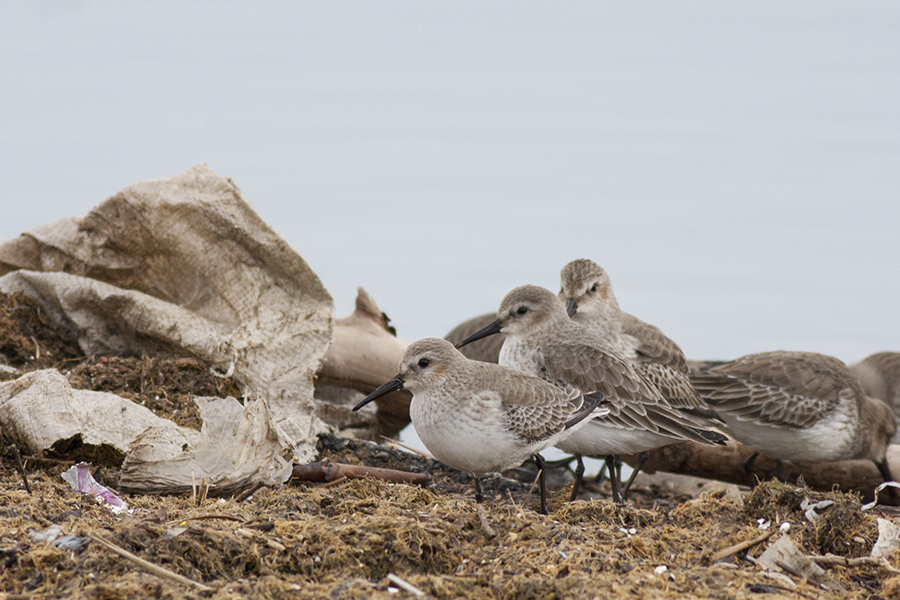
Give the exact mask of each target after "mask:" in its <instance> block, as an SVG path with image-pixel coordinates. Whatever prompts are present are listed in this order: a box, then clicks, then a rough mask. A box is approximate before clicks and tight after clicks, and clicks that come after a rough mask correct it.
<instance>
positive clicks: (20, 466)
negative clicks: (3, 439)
mask: <svg viewBox="0 0 900 600" xmlns="http://www.w3.org/2000/svg"><path fill="white" fill-rule="evenodd" d="M9 448H10V450H12V453H13V456H14V457H15V458H16V470H17V471H19V475H21V476H22V481H24V482H25V491H26V492H28V495H29V496H30V495H31V486H30V485H29V484H28V475H26V474H25V465H24V464H22V455H21V454H19V447H18V446H16V445H15V444H13V445H11V446H10V447H9Z"/></svg>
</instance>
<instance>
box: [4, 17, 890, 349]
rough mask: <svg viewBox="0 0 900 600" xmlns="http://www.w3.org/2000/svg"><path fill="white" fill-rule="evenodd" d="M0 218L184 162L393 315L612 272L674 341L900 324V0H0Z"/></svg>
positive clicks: (859, 336)
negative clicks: (580, 270) (572, 271)
mask: <svg viewBox="0 0 900 600" xmlns="http://www.w3.org/2000/svg"><path fill="white" fill-rule="evenodd" d="M0 88H2V91H0V207H2V213H0V236H2V237H6V238H10V237H14V236H16V235H18V234H19V233H21V232H23V231H26V230H28V229H30V228H32V227H35V226H37V225H39V224H41V223H45V222H48V221H52V220H55V219H57V218H60V217H63V216H68V215H81V214H84V213H85V212H87V211H88V210H90V208H91V207H92V206H94V205H95V204H97V203H99V202H101V201H102V200H104V199H105V198H106V197H108V196H110V195H112V194H114V193H115V192H116V191H118V190H119V189H120V188H122V187H124V186H125V185H128V184H130V183H134V182H137V181H142V180H147V179H154V178H157V177H163V176H167V175H173V174H176V173H178V172H181V171H183V170H185V169H187V168H189V167H191V166H193V165H195V164H197V163H201V162H206V163H209V164H210V166H211V167H212V168H213V169H215V170H216V171H217V172H218V173H219V174H221V175H223V176H228V177H231V178H233V179H234V181H235V182H236V183H237V185H238V186H239V187H240V188H241V189H242V191H243V193H244V195H245V197H246V198H247V200H248V201H249V202H250V203H251V204H252V206H253V207H254V208H255V209H256V210H257V211H258V212H259V213H260V214H261V216H262V217H263V218H264V219H265V220H266V221H267V222H269V223H270V224H271V225H272V227H273V228H274V229H275V230H276V231H277V232H278V233H280V234H281V235H282V236H283V237H284V238H285V239H286V240H287V241H288V243H289V244H290V245H291V246H292V247H293V248H294V249H296V250H297V252H299V253H300V254H301V255H302V256H303V257H304V258H305V259H306V260H307V261H308V262H309V264H310V265H311V266H312V268H313V269H314V270H315V271H316V272H317V273H318V274H319V276H320V277H321V278H322V280H323V281H324V283H325V285H326V287H327V288H328V289H329V290H330V292H331V293H332V295H333V296H334V298H335V302H336V305H337V313H338V315H339V316H340V315H345V314H348V313H349V312H350V311H351V310H352V306H353V299H354V296H355V290H356V287H357V286H360V285H361V286H364V287H365V288H366V289H367V290H368V291H369V292H370V293H371V294H372V295H373V296H374V298H375V299H376V300H377V302H378V303H379V305H380V307H381V308H382V309H383V310H384V311H386V312H387V313H388V314H389V315H390V316H391V317H392V319H393V321H394V324H395V325H396V327H397V330H398V333H399V336H400V337H401V338H403V339H405V340H407V341H412V340H415V339H418V338H421V337H425V336H432V335H437V336H442V335H444V334H445V333H446V332H447V331H448V330H449V329H450V328H452V327H453V326H454V325H456V324H457V323H458V322H460V321H462V320H464V319H466V318H468V317H471V316H474V315H476V314H479V313H482V312H486V311H489V310H494V309H496V307H497V305H498V304H499V301H500V299H501V297H502V296H503V295H504V294H505V293H506V292H507V291H508V290H509V289H511V288H512V287H514V286H516V285H520V284H523V283H535V284H539V285H544V286H546V287H549V288H551V289H557V288H558V286H559V281H558V273H559V269H560V268H561V267H562V266H563V264H565V263H566V262H567V261H569V260H571V259H573V258H578V257H587V258H592V259H594V260H596V261H597V262H599V263H600V264H602V265H603V266H604V267H605V268H606V269H607V270H608V271H609V273H610V275H611V277H612V281H613V284H614V288H615V291H616V293H617V295H618V298H619V301H620V304H621V305H622V307H623V308H624V309H625V310H627V311H629V312H631V313H633V314H635V315H637V316H639V317H641V318H643V319H644V320H647V321H649V322H651V323H654V324H656V325H658V326H660V327H661V328H662V329H663V330H664V331H665V332H666V333H667V334H668V335H669V336H670V337H672V338H673V339H675V340H676V341H677V342H678V343H679V344H680V345H681V346H682V348H683V349H684V350H685V352H686V354H687V355H688V356H689V357H690V358H698V359H728V358H733V357H736V356H739V355H742V354H746V353H750V352H757V351H763V350H773V349H795V350H813V351H818V352H825V353H829V354H833V355H836V356H838V357H839V358H841V359H843V360H845V361H848V362H853V361H856V360H859V359H861V358H863V357H864V356H866V355H868V354H870V353H872V352H875V351H878V350H883V349H894V350H900V310H898V299H900V239H898V228H900V194H898V190H900V3H896V2H887V1H884V2H842V3H820V2H789V3H786V2H774V1H773V2H741V3H734V2H728V3H723V2H678V3H673V2H642V3H597V2H567V3H538V2H491V3H484V2H454V3H423V2H322V3H311V2H283V3H258V4H251V3H238V2H187V3H186V2H127V3H125V2H95V1H66V2H55V1H54V2H50V1H43V2H18V1H5V2H3V3H2V4H0Z"/></svg>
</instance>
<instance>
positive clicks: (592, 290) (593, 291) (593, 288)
mask: <svg viewBox="0 0 900 600" xmlns="http://www.w3.org/2000/svg"><path fill="white" fill-rule="evenodd" d="M591 292H592V293H596V292H597V284H596V283H595V284H594V285H592V286H591Z"/></svg>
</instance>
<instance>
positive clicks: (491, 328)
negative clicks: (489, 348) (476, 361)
mask: <svg viewBox="0 0 900 600" xmlns="http://www.w3.org/2000/svg"><path fill="white" fill-rule="evenodd" d="M501 328H502V325H500V321H499V320H498V319H495V320H494V321H493V322H492V323H491V324H490V325H488V326H487V327H484V328H482V329H479V330H478V331H476V332H475V333H473V334H472V335H470V336H469V337H467V338H466V339H464V340H463V341H461V342H459V343H458V344H456V347H457V348H462V347H463V346H465V345H466V344H471V343H472V342H474V341H475V340H480V339H481V338H486V337H488V336H490V335H494V334H497V333H500V329H501Z"/></svg>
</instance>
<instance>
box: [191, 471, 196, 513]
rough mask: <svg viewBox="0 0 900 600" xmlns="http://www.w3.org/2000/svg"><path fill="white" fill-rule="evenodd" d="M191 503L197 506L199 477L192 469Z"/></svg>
mask: <svg viewBox="0 0 900 600" xmlns="http://www.w3.org/2000/svg"><path fill="white" fill-rule="evenodd" d="M191 504H193V505H194V506H197V478H196V477H195V476H194V472H193V471H191Z"/></svg>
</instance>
